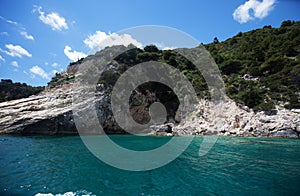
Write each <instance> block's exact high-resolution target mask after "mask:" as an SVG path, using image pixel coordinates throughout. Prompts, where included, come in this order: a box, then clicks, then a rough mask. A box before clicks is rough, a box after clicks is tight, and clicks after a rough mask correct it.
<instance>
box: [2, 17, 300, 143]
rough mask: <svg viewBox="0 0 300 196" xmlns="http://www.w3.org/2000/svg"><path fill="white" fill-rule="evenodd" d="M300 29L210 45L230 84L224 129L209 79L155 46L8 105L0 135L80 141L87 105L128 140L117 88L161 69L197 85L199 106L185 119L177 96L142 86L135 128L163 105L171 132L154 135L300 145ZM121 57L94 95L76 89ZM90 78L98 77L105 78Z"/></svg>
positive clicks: (102, 54)
mask: <svg viewBox="0 0 300 196" xmlns="http://www.w3.org/2000/svg"><path fill="white" fill-rule="evenodd" d="M299 25H300V23H299V22H296V23H295V22H290V23H288V22H285V23H283V25H282V26H281V27H280V28H272V27H270V26H266V27H264V28H262V29H257V30H253V31H250V32H246V33H239V34H237V35H236V36H234V37H233V38H230V39H228V40H226V41H224V42H220V43H219V42H215V43H211V44H207V45H205V48H206V49H207V50H208V51H209V52H210V53H211V54H212V56H213V58H214V59H215V61H216V63H217V64H218V67H219V69H220V70H221V73H222V75H221V76H222V79H223V80H224V82H225V83H224V88H225V90H224V91H225V92H226V96H225V98H224V100H222V102H221V103H222V104H221V105H220V108H221V109H222V110H221V114H222V115H221V118H222V123H218V122H216V118H215V116H214V113H213V112H212V106H213V101H212V94H211V93H210V91H209V88H208V86H207V83H206V80H205V79H204V78H205V74H206V73H203V72H200V71H199V70H198V69H197V68H196V67H195V65H194V64H193V62H191V61H189V60H188V59H187V58H185V57H184V56H182V55H180V54H178V51H180V49H177V50H173V51H172V50H159V49H157V48H156V46H153V45H150V46H147V47H145V48H144V49H139V48H135V47H133V46H128V47H129V48H127V49H128V50H127V49H126V48H125V47H124V46H114V47H108V48H105V49H104V50H101V51H99V52H97V53H96V54H95V55H90V56H88V57H86V58H84V59H81V60H79V61H77V62H74V63H71V64H70V65H69V66H68V67H67V69H66V71H64V72H62V73H59V74H56V76H55V77H53V78H52V80H51V81H50V82H49V83H48V85H47V87H46V88H45V90H44V91H43V92H41V93H39V94H38V95H33V96H31V97H29V98H22V99H18V100H12V101H7V102H2V103H0V133H9V134H24V135H27V134H46V135H60V134H61V135H65V134H78V132H77V129H76V126H75V122H74V119H76V118H80V116H81V115H83V113H84V112H82V111H81V110H80V109H79V110H78V108H81V107H82V104H83V103H84V102H90V103H92V104H91V105H90V106H89V107H90V108H85V109H93V108H95V109H96V113H97V119H98V120H99V122H100V125H101V126H102V127H103V129H104V131H105V132H106V133H108V134H116V133H126V132H125V131H124V130H123V129H122V128H121V127H120V126H119V124H118V123H117V122H116V120H115V118H114V115H113V113H112V108H111V92H112V89H113V86H114V85H115V83H116V81H117V80H118V79H119V77H120V76H121V75H122V74H123V73H124V72H125V71H126V70H128V69H130V68H132V67H133V66H134V65H136V64H139V63H144V62H149V61H152V62H154V61H158V62H162V63H167V64H169V65H171V66H173V67H174V68H176V69H177V70H179V71H180V72H182V73H183V74H184V75H185V77H186V78H187V79H188V80H189V81H190V83H191V84H192V85H193V89H195V93H196V95H197V99H198V100H197V104H195V105H194V110H193V112H192V113H191V114H190V115H188V116H183V117H182V118H181V117H180V115H179V112H178V110H179V107H180V101H179V99H180V98H179V97H178V95H176V94H175V93H174V92H173V91H172V90H173V89H170V88H169V87H168V86H166V85H162V84H159V83H155V82H152V83H151V82H150V83H146V84H143V85H140V86H138V87H137V88H136V89H134V90H133V91H132V94H131V95H130V99H129V101H128V102H129V108H130V114H131V116H132V118H133V120H134V121H135V122H138V123H140V124H146V123H148V122H149V121H150V120H151V118H150V114H149V112H150V108H151V105H152V104H153V103H155V102H160V103H162V104H163V105H164V106H165V108H166V115H167V118H166V119H165V122H164V123H165V124H164V125H153V126H151V128H150V130H148V131H150V132H151V134H155V135H183V134H192V135H224V136H227V135H233V136H258V137H293V138H296V137H299V133H300V111H299V108H300V102H299V95H300V83H299V82H300V80H299V77H300V62H299V53H300V33H299ZM270 38H272V39H270ZM291 40H292V42H291ZM276 47H277V48H276ZM274 48H276V49H274ZM125 49H126V50H127V51H126V52H125V53H122V52H121V51H124V50H125ZM189 50H190V51H192V53H193V52H194V55H193V58H196V60H197V58H198V57H199V58H200V57H201V55H202V54H203V53H204V50H203V45H200V46H199V47H197V48H194V49H189ZM113 53H119V54H120V55H118V56H117V57H116V58H114V59H113V60H110V61H109V62H107V64H105V66H102V67H101V66H98V68H97V66H96V69H99V67H101V72H98V73H101V74H100V75H98V77H99V80H98V81H97V82H96V83H95V84H96V88H95V89H94V91H86V90H85V89H84V88H82V87H80V86H78V85H77V84H76V78H78V70H80V69H81V68H88V66H89V64H95V65H97V64H98V63H100V62H103V61H105V59H110V56H111V55H112V54H113ZM197 55H198V56H197ZM200 60H201V59H200ZM89 71H90V72H91V73H94V74H96V75H97V71H95V70H89ZM76 74H77V75H76ZM157 74H160V73H157ZM79 75H80V74H79ZM79 77H80V76H79ZM87 88H89V86H87ZM84 93H91V95H92V96H91V98H90V99H87V100H82V102H78V101H74V99H76V97H77V98H78V97H81V96H83V95H84ZM215 93H216V92H215ZM83 111H84V109H83ZM179 122H181V123H180V124H179ZM217 124H219V125H220V127H218V131H216V129H215V126H216V125H217ZM95 133H99V132H97V131H95V129H94V127H93V126H90V127H86V134H95Z"/></svg>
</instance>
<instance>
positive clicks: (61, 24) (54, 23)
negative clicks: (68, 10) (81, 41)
mask: <svg viewBox="0 0 300 196" xmlns="http://www.w3.org/2000/svg"><path fill="white" fill-rule="evenodd" d="M33 11H34V12H35V11H37V12H38V13H39V14H40V16H39V19H40V20H41V21H42V22H43V23H44V24H47V25H50V26H51V27H52V30H58V31H61V30H62V29H68V24H67V23H66V19H65V18H64V17H62V16H60V15H59V14H58V13H56V12H51V13H49V14H45V12H43V11H42V7H41V6H39V7H35V8H34V10H33Z"/></svg>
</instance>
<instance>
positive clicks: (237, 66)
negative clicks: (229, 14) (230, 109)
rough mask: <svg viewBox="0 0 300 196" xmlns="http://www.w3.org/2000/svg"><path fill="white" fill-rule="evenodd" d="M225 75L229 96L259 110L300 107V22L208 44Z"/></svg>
mask: <svg viewBox="0 0 300 196" xmlns="http://www.w3.org/2000/svg"><path fill="white" fill-rule="evenodd" d="M205 47H206V48H207V49H208V50H209V51H210V53H211V54H212V56H213V57H214V59H215V61H216V63H217V64H218V65H219V68H220V70H221V72H222V73H223V74H224V75H223V76H224V81H225V83H226V87H227V89H226V90H227V95H228V96H229V97H231V98H233V99H235V100H236V101H237V102H239V103H242V104H245V105H247V106H249V107H250V108H254V109H255V110H268V109H271V108H273V107H274V105H275V104H276V105H277V104H282V105H284V107H286V108H300V102H299V100H300V99H299V96H300V59H299V54H300V22H299V21H298V22H292V21H284V22H282V25H281V27H280V28H272V27H271V26H265V27H263V28H262V29H256V30H253V31H249V32H246V33H241V32H240V33H238V34H237V35H236V36H234V37H232V38H230V39H227V40H226V41H224V42H221V43H219V42H218V41H217V39H216V40H215V42H214V43H211V44H208V45H205Z"/></svg>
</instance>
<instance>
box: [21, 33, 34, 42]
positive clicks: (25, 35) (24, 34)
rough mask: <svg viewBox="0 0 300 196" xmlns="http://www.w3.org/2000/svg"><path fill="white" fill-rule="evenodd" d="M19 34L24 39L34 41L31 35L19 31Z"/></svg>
mask: <svg viewBox="0 0 300 196" xmlns="http://www.w3.org/2000/svg"><path fill="white" fill-rule="evenodd" d="M20 34H21V35H22V36H23V37H24V38H25V39H29V40H34V38H33V36H32V35H29V34H28V33H27V32H26V31H21V32H20Z"/></svg>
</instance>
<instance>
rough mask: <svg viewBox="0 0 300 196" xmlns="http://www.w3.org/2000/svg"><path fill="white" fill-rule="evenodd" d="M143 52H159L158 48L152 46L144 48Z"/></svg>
mask: <svg viewBox="0 0 300 196" xmlns="http://www.w3.org/2000/svg"><path fill="white" fill-rule="evenodd" d="M144 51H145V52H159V50H158V48H157V47H156V46H155V45H153V44H151V45H148V46H145V48H144Z"/></svg>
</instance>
